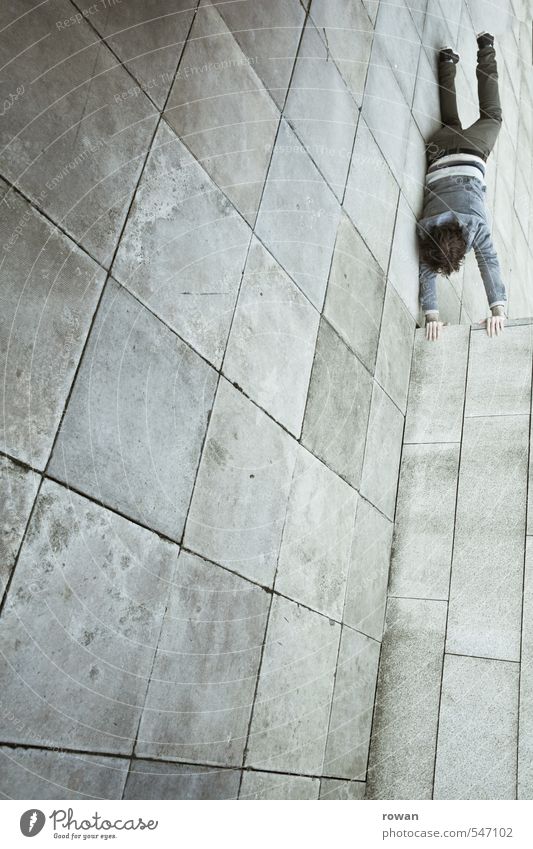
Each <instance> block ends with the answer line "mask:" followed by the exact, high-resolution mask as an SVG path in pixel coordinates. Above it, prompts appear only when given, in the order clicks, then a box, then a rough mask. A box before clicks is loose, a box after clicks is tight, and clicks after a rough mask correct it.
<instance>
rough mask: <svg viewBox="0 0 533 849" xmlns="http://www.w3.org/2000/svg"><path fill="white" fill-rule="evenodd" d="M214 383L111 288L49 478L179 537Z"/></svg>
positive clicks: (185, 350) (196, 360) (190, 355)
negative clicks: (54, 478)
mask: <svg viewBox="0 0 533 849" xmlns="http://www.w3.org/2000/svg"><path fill="white" fill-rule="evenodd" d="M216 380H217V376H216V373H215V372H214V370H213V369H211V368H210V366H208V365H207V364H206V363H205V362H204V361H203V360H202V359H200V357H199V356H198V355H197V354H195V353H194V352H193V351H191V349H190V348H189V347H188V346H186V345H185V344H184V343H183V342H181V340H180V339H178V338H177V337H176V336H175V335H174V334H173V333H172V332H171V331H170V330H169V329H168V328H167V327H165V326H164V325H163V324H162V323H161V322H160V321H159V320H158V319H157V318H155V316H153V315H151V314H150V313H149V312H148V311H147V310H146V309H145V308H144V307H143V306H142V305H141V304H139V303H138V302H137V301H135V300H134V299H133V298H132V297H131V295H130V294H129V293H128V292H126V290H125V289H122V288H120V287H119V286H118V285H117V284H116V283H115V282H114V281H112V280H110V281H109V282H108V284H107V286H106V291H105V293H104V297H103V299H102V302H101V304H100V309H99V311H98V315H97V318H96V321H95V324H94V326H93V329H92V334H91V337H90V339H89V343H88V346H87V349H86V352H85V356H84V359H83V363H82V366H81V369H80V371H79V373H78V376H77V379H76V383H75V386H74V389H73V392H72V396H71V399H70V402H69V405H68V409H67V411H66V413H65V417H64V419H63V422H62V424H61V430H60V433H59V436H58V440H57V442H56V445H55V448H54V452H53V455H52V459H51V462H50V466H49V471H50V473H51V474H52V475H53V476H54V477H57V478H59V479H60V480H62V481H65V483H67V484H70V485H71V486H73V487H75V488H76V489H81V490H82V491H83V492H85V493H87V494H88V495H91V496H93V497H95V498H97V499H98V500H99V501H102V502H104V503H105V504H108V505H109V506H110V507H113V508H114V509H117V510H119V511H120V512H122V513H125V514H126V515H127V516H129V517H131V518H132V519H135V520H136V521H138V522H140V523H141V524H143V525H147V526H149V527H151V528H154V530H157V531H160V532H162V533H164V534H166V535H167V536H170V537H172V538H173V539H176V540H178V539H179V538H180V537H181V534H182V531H183V526H184V524H185V516H186V512H187V508H188V506H189V501H190V497H191V493H192V488H193V484H194V477H195V474H196V469H197V467H198V463H199V460H200V452H201V448H202V442H203V439H204V435H205V431H206V428H207V421H208V416H209V413H210V410H211V407H212V403H213V397H214V392H215V386H216Z"/></svg>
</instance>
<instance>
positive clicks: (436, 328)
mask: <svg viewBox="0 0 533 849" xmlns="http://www.w3.org/2000/svg"><path fill="white" fill-rule="evenodd" d="M443 327H444V325H443V323H442V321H439V320H438V319H437V320H436V321H433V320H432V321H426V339H427V340H428V341H429V342H436V341H437V339H440V337H441V334H442V328H443Z"/></svg>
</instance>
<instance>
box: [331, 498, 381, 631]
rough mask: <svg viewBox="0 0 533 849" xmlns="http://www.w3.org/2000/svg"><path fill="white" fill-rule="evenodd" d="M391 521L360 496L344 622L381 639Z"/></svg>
mask: <svg viewBox="0 0 533 849" xmlns="http://www.w3.org/2000/svg"><path fill="white" fill-rule="evenodd" d="M392 527H393V526H392V522H390V521H389V520H388V519H387V518H386V517H385V516H384V515H383V514H382V513H380V512H379V511H378V510H376V509H375V507H373V506H372V504H369V502H368V501H365V500H364V498H360V499H359V503H358V505H357V515H356V518H355V534H354V539H353V543H352V551H351V561H350V571H349V574H348V584H347V588H346V600H345V604H344V615H343V621H344V622H346V623H347V624H348V625H350V626H351V627H352V628H356V629H357V630H358V631H361V632H362V633H363V634H367V635H368V636H369V637H373V638H374V639H375V640H381V638H382V635H383V622H384V618H385V605H386V602H387V583H388V578H389V566H390V556H391V543H392Z"/></svg>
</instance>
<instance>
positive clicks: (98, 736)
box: [0, 481, 178, 798]
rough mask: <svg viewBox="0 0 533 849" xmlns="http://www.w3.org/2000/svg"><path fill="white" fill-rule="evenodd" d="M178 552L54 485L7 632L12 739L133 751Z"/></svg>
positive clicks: (25, 556)
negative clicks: (88, 601)
mask: <svg viewBox="0 0 533 849" xmlns="http://www.w3.org/2000/svg"><path fill="white" fill-rule="evenodd" d="M139 552H142V556H140V555H139ZM177 554H178V547H177V546H176V545H173V544H171V543H169V542H166V541H164V540H162V539H160V538H159V537H158V536H157V535H156V534H153V533H151V532H150V531H147V530H144V529H143V528H140V527H139V526H138V525H134V524H132V523H131V522H128V521H127V520H126V519H123V518H121V517H120V516H117V515H116V514H115V513H111V512H109V511H107V510H105V509H104V508H103V507H99V506H98V505H96V504H94V503H93V502H91V501H88V500H87V499H86V498H83V497H82V496H80V495H77V494H76V493H74V492H69V490H67V489H65V488H64V487H62V486H59V485H58V484H55V483H53V482H52V481H45V482H44V483H43V485H42V487H41V491H40V494H39V497H38V499H37V504H36V506H35V509H34V512H33V515H32V519H31V522H30V526H29V529H28V532H27V534H26V537H25V540H24V544H23V547H22V551H21V554H20V556H19V560H18V564H17V568H16V571H15V574H14V576H13V581H12V583H11V586H10V590H9V594H8V597H7V600H6V605H5V607H4V612H3V615H2V620H1V622H0V645H1V649H2V653H3V655H4V657H5V658H6V664H5V666H4V668H3V670H2V675H1V679H2V680H1V686H2V692H3V693H5V694H6V699H7V700H8V702H9V708H10V712H3V713H2V716H1V719H0V726H1V727H0V734H1V739H2V740H3V741H5V742H11V743H19V744H23V745H27V744H30V745H31V744H39V745H44V746H48V747H57V746H61V747H62V746H72V744H73V741H75V743H76V748H77V749H82V750H84V749H89V750H90V751H92V752H98V751H105V752H114V753H116V754H129V753H131V751H132V748H133V742H134V739H135V735H136V732H137V727H138V723H139V718H140V714H141V710H142V704H143V700H144V696H145V692H146V686H147V681H148V678H149V676H150V670H151V668H152V662H153V657H154V652H155V648H156V644H157V639H158V636H159V631H160V628H161V622H162V619H163V614H164V611H165V606H166V602H167V596H168V592H169V586H170V583H171V581H172V578H173V574H174V570H175V567H176V561H177ZM87 599H90V604H89V605H88V604H87ZM56 798H57V797H56Z"/></svg>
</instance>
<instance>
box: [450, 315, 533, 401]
mask: <svg viewBox="0 0 533 849" xmlns="http://www.w3.org/2000/svg"><path fill="white" fill-rule="evenodd" d="M532 331H533V328H531V326H529V325H524V326H523V327H513V328H507V329H506V331H504V333H502V335H501V336H499V337H498V338H494V339H491V338H490V337H489V336H487V334H486V333H485V332H483V333H472V335H471V338H470V357H469V361H468V381H467V384H466V406H465V416H504V415H513V414H514V415H517V414H520V413H529V409H530V406H531V360H532V357H533V332H532Z"/></svg>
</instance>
